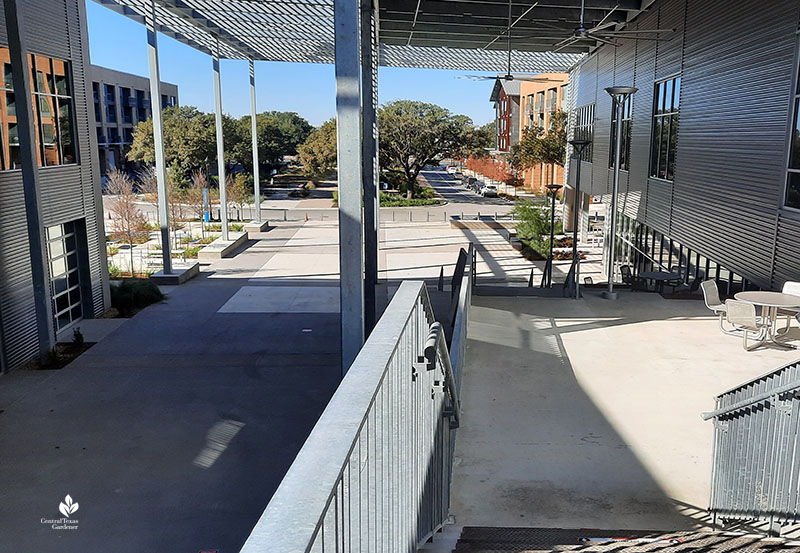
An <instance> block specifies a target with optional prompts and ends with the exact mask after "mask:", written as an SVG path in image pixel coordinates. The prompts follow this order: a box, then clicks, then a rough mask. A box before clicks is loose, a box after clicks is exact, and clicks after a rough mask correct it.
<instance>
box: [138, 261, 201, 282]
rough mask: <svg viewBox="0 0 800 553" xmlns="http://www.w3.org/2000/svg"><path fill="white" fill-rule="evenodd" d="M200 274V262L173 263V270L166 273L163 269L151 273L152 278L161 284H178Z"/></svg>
mask: <svg viewBox="0 0 800 553" xmlns="http://www.w3.org/2000/svg"><path fill="white" fill-rule="evenodd" d="M199 274H200V264H199V263H197V262H195V263H192V264H190V265H173V267H172V272H171V273H169V274H165V273H164V271H163V270H161V271H158V272H157V273H154V274H152V275H150V280H152V281H153V282H155V283H156V284H158V285H161V286H177V285H179V284H183V283H184V282H186V281H187V280H191V279H193V278H194V277H196V276H197V275H199Z"/></svg>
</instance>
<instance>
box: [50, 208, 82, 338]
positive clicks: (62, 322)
mask: <svg viewBox="0 0 800 553" xmlns="http://www.w3.org/2000/svg"><path fill="white" fill-rule="evenodd" d="M47 253H48V256H49V258H50V286H51V293H52V298H53V317H54V319H55V324H56V331H59V330H62V329H64V328H66V327H67V326H69V325H71V324H72V323H74V322H75V321H78V320H80V319H81V318H82V317H83V309H82V308H81V289H80V284H81V282H80V280H81V279H80V269H79V266H78V243H77V233H76V225H75V223H74V222H69V223H64V224H63V225H56V226H53V227H48V229H47Z"/></svg>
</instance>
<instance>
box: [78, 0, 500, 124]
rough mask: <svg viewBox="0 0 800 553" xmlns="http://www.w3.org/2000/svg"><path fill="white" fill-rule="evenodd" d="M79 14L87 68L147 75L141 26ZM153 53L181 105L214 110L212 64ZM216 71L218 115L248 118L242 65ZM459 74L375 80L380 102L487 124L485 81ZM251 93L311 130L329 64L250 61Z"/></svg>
mask: <svg viewBox="0 0 800 553" xmlns="http://www.w3.org/2000/svg"><path fill="white" fill-rule="evenodd" d="M86 11H87V14H88V20H89V47H90V52H91V59H92V63H94V64H96V65H101V66H104V67H109V68H111V69H116V70H119V71H127V72H129V73H135V74H138V75H144V76H147V75H148V68H147V43H146V37H145V30H144V26H143V25H141V24H139V23H136V22H134V21H132V20H130V19H128V18H126V17H124V16H122V15H119V14H117V13H116V12H113V11H111V10H109V9H108V8H105V7H103V6H101V5H99V4H97V3H95V2H94V1H92V0H86ZM159 54H160V55H159V61H160V63H161V79H162V80H163V81H167V82H171V83H175V84H177V85H178V87H179V90H178V92H179V95H180V103H181V104H182V105H194V106H197V107H198V108H200V109H201V110H203V111H213V109H214V84H213V81H212V76H211V58H210V57H209V56H207V55H205V54H203V53H201V52H198V51H197V50H194V49H193V48H190V47H189V46H186V45H184V44H182V43H180V42H178V41H176V40H173V39H171V38H169V37H166V36H164V35H159ZM220 71H221V76H222V104H223V111H225V113H228V114H230V115H233V116H236V117H238V116H241V115H245V114H247V113H249V112H250V89H249V86H248V82H249V81H248V66H247V62H246V61H238V60H222V62H221V70H220ZM470 73H474V72H470ZM464 74H465V72H462V71H438V70H430V69H401V68H394V67H382V68H381V69H380V72H379V75H378V94H379V98H380V102H381V103H383V102H388V101H391V100H397V99H412V100H422V101H425V102H432V103H435V104H439V105H440V106H444V107H446V108H447V109H449V110H450V111H452V112H454V113H462V114H465V115H468V116H469V117H471V118H472V120H473V121H474V122H475V124H477V125H482V124H484V123H487V122H489V121H491V120H493V119H494V110H493V109H492V105H491V104H490V103H489V94H490V93H491V90H492V81H488V80H484V81H472V80H469V79H463V78H458V77H459V76H463V75H464ZM486 74H488V73H486ZM256 89H257V98H256V102H257V109H258V111H265V110H278V111H296V112H297V113H299V114H300V115H301V116H302V117H305V118H306V119H307V120H308V121H309V122H310V123H311V124H312V125H320V124H321V123H322V122H323V121H325V120H326V119H329V118H330V117H333V115H334V111H335V99H334V92H335V82H334V72H333V65H320V64H294V63H278V62H256Z"/></svg>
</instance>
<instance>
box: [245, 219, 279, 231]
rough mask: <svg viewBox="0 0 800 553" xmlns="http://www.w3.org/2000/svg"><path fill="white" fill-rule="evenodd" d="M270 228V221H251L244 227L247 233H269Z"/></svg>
mask: <svg viewBox="0 0 800 553" xmlns="http://www.w3.org/2000/svg"><path fill="white" fill-rule="evenodd" d="M270 228H272V227H270V226H269V221H261V222H260V223H259V222H258V221H250V222H249V223H245V225H244V231H245V232H267V231H268V230H269V229H270Z"/></svg>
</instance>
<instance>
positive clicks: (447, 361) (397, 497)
mask: <svg viewBox="0 0 800 553" xmlns="http://www.w3.org/2000/svg"><path fill="white" fill-rule="evenodd" d="M470 273H471V271H467V272H466V274H465V275H464V278H470ZM464 288H466V289H467V290H465V289H464ZM468 289H469V286H468V285H467V286H466V287H462V291H461V293H460V294H459V295H460V296H463V295H466V294H467V293H468ZM454 331H456V332H458V331H457V330H455V329H454ZM462 362H463V360H461V359H457V360H456V366H459V365H460V364H461V363H462ZM454 379H455V376H454V370H453V366H452V365H451V357H450V353H449V352H448V348H447V344H446V342H445V340H444V334H443V332H442V328H441V326H440V325H439V323H437V322H436V321H435V319H434V317H433V310H432V308H431V304H430V300H429V298H428V293H427V290H426V288H425V284H424V283H422V282H411V281H406V282H403V283H402V284H401V286H400V288H399V289H398V291H397V292H396V293H395V295H394V298H393V299H392V301H391V303H390V304H389V306H388V307H387V309H386V311H385V312H384V314H383V316H382V317H381V318H380V320H379V321H378V324H377V325H376V326H375V328H374V330H373V331H372V333H371V334H370V337H369V339H368V340H367V342H366V343H365V344H364V346H363V348H362V349H361V351H360V352H359V354H358V357H356V360H355V361H354V362H353V364H352V365H351V367H350V369H349V370H348V371H347V374H346V376H345V377H344V379H343V380H342V382H341V384H340V385H339V388H338V389H337V390H336V393H335V394H334V396H333V398H332V399H331V401H330V403H329V404H328V406H327V407H326V409H325V411H324V412H323V413H322V416H321V417H320V419H319V421H318V422H317V424H316V426H315V427H314V429H313V430H312V432H311V434H310V435H309V437H308V439H307V440H306V442H305V444H304V445H303V448H302V449H301V450H300V453H299V454H298V455H297V457H296V458H295V460H294V463H292V466H291V467H290V468H289V471H288V472H287V474H286V476H285V477H284V479H283V481H282V482H281V484H280V486H279V487H278V489H277V491H276V492H275V495H274V496H273V497H272V500H271V501H270V502H269V505H267V508H266V509H265V511H264V513H263V514H262V515H261V518H260V519H259V521H258V523H257V524H256V526H255V528H254V529H253V531H252V533H251V534H250V537H249V538H248V539H247V542H246V543H245V544H244V546H243V548H242V550H241V552H242V553H266V552H272V551H280V552H283V553H290V552H310V551H337V552H355V551H359V552H363V551H376V552H377V551H413V550H415V548H416V547H417V546H418V545H420V544H422V543H424V542H425V541H426V540H427V539H428V538H430V537H431V536H433V534H434V533H435V532H437V531H438V530H439V529H440V528H441V527H442V526H443V524H444V522H445V520H446V519H447V517H448V516H449V509H450V505H449V502H450V482H451V474H452V473H451V471H452V459H453V445H454V438H455V427H457V426H458V422H459V417H460V410H459V404H458V383H457V382H455V380H454Z"/></svg>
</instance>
